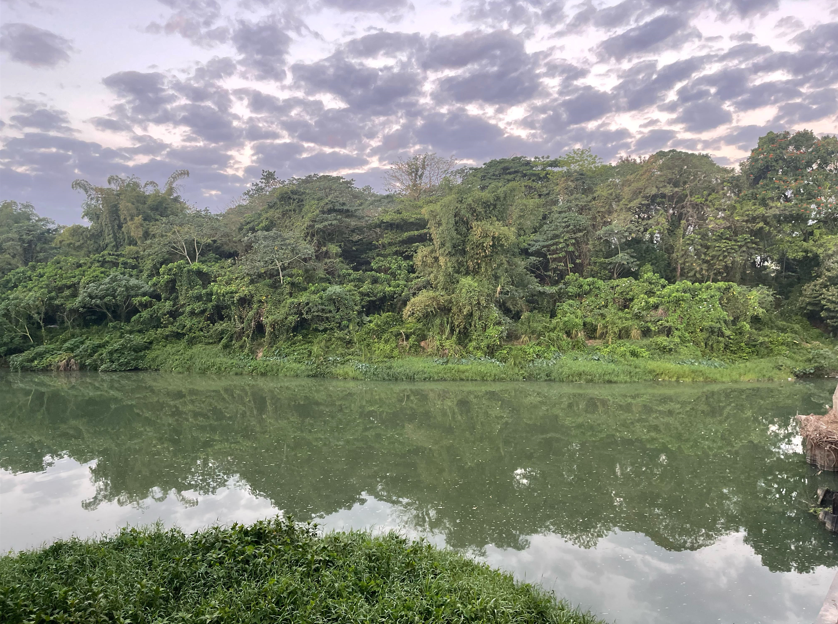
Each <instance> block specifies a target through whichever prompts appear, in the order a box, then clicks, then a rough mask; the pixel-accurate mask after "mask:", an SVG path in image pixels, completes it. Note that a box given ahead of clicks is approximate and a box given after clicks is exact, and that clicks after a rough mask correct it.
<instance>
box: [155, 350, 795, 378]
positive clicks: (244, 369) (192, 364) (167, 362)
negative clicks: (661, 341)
mask: <svg viewBox="0 0 838 624" xmlns="http://www.w3.org/2000/svg"><path fill="white" fill-rule="evenodd" d="M594 358H598V359H594ZM145 363H146V368H147V369H149V370H158V371H163V372H177V373H211V374H240V375H248V374H249V375H269V376H278V377H328V378H336V379H357V380H366V381H523V380H529V381H562V382H591V383H609V382H613V383H625V382H636V381H696V382H700V381H711V382H736V381H785V380H787V379H789V378H793V377H796V376H800V372H799V370H800V367H801V366H802V364H800V363H798V362H795V361H793V360H790V359H787V358H781V357H774V358H763V359H754V360H748V361H744V362H738V363H724V362H717V361H710V360H708V361H694V360H684V359H677V358H674V359H672V360H664V359H652V358H647V359H640V358H637V359H632V358H624V359H619V358H608V357H599V356H596V355H593V356H591V355H585V354H581V355H570V356H567V357H563V358H561V359H557V360H547V361H545V360H542V361H539V362H536V363H529V364H527V363H524V364H520V365H515V364H511V363H502V362H498V361H496V360H491V359H488V358H466V359H454V358H451V359H449V358H443V359H439V358H432V357H404V358H399V359H392V360H382V361H378V362H371V363H367V362H359V361H355V360H352V359H348V358H323V359H321V360H319V361H316V362H311V361H310V362H300V361H294V360H291V359H286V358H263V359H261V360H257V359H255V358H254V357H253V356H251V355H249V354H241V353H233V352H229V351H224V350H223V349H221V348H220V347H217V346H212V345H194V346H187V345H185V344H183V343H177V344H169V345H166V346H164V347H158V348H155V349H153V350H152V351H151V352H150V353H149V355H148V357H147V358H146V361H145Z"/></svg>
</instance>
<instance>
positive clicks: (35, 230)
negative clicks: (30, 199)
mask: <svg viewBox="0 0 838 624" xmlns="http://www.w3.org/2000/svg"><path fill="white" fill-rule="evenodd" d="M60 229H61V228H59V227H58V226H57V225H56V224H55V222H54V221H52V219H46V218H44V217H39V216H38V215H37V214H36V213H35V209H34V208H33V207H32V204H19V203H17V202H15V201H4V202H2V203H0V276H2V275H5V274H6V273H8V272H9V271H11V270H13V269H16V268H18V267H23V266H26V265H28V264H29V263H30V262H44V261H46V260H49V259H50V257H52V256H53V255H55V249H54V248H53V247H52V243H53V240H54V239H55V236H56V234H58V232H59V231H60Z"/></svg>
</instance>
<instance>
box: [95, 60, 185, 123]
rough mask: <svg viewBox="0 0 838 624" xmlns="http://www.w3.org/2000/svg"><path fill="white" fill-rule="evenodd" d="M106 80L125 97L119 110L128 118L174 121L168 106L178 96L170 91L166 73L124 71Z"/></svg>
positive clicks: (141, 120) (107, 83) (114, 90)
mask: <svg viewBox="0 0 838 624" xmlns="http://www.w3.org/2000/svg"><path fill="white" fill-rule="evenodd" d="M102 83H103V84H104V85H105V86H106V87H107V88H108V89H110V90H111V91H113V92H114V94H116V95H117V96H118V97H119V98H121V99H122V103H121V104H120V105H119V111H120V113H121V114H122V115H124V116H125V117H128V118H131V119H134V120H137V121H139V122H148V121H152V122H155V123H164V122H166V121H169V120H170V114H169V109H168V106H169V105H170V104H171V103H173V102H174V101H175V99H176V98H175V96H174V94H173V93H171V92H170V91H169V90H168V88H167V79H166V76H164V75H163V74H161V73H159V72H138V71H124V72H118V73H116V74H111V75H110V76H107V77H105V78H104V79H103V80H102Z"/></svg>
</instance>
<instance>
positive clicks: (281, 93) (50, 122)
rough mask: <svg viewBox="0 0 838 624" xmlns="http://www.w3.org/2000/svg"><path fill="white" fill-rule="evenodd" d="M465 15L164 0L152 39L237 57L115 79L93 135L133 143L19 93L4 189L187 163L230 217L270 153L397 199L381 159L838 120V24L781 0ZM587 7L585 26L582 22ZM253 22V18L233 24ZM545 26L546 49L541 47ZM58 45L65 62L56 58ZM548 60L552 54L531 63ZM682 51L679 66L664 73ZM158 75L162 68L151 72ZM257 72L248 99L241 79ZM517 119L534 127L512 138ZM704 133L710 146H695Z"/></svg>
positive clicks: (640, 1)
mask: <svg viewBox="0 0 838 624" xmlns="http://www.w3.org/2000/svg"><path fill="white" fill-rule="evenodd" d="M0 1H3V0H0ZM460 1H461V4H460V9H461V13H460V14H459V19H460V20H461V21H460V22H459V23H460V24H462V20H465V22H466V26H465V29H464V31H462V32H457V33H456V34H451V35H446V36H439V35H433V34H430V33H429V32H428V31H427V30H425V31H423V32H397V31H393V30H392V29H391V28H389V27H385V28H384V29H381V28H380V25H381V24H382V23H386V22H387V21H389V23H390V24H392V23H394V22H396V21H397V20H399V19H401V17H402V15H403V14H405V13H406V12H408V11H410V10H412V5H411V0H397V1H396V2H385V1H384V0H300V1H299V2H295V3H289V2H287V0H236V1H235V4H233V5H230V6H229V7H228V6H227V5H224V4H223V3H222V2H221V0H160V2H161V6H163V7H165V14H164V15H163V16H162V17H158V18H157V21H155V22H153V23H152V24H151V25H150V26H149V27H148V29H147V31H148V32H154V33H159V34H161V35H170V36H173V37H178V38H184V39H185V40H188V41H190V42H192V43H194V44H195V45H198V46H201V47H204V48H211V47H213V46H216V47H214V48H213V49H215V50H217V51H218V53H219V56H217V57H216V58H212V59H211V60H208V61H207V60H204V61H203V62H199V63H194V64H191V65H189V69H188V70H185V69H184V68H182V67H180V68H178V67H172V66H171V65H170V64H166V60H165V59H164V58H162V57H161V59H159V60H158V59H152V60H151V61H146V60H145V59H143V61H142V63H143V64H140V65H135V66H131V67H126V68H125V69H126V71H119V72H116V73H113V74H111V75H109V76H106V77H105V78H104V79H103V81H102V82H103V84H104V86H105V87H106V88H107V89H108V91H109V95H110V105H111V109H110V112H109V113H108V114H106V115H103V116H99V117H94V118H92V119H87V120H86V122H87V123H89V124H91V125H92V127H93V128H95V129H97V130H98V131H100V132H108V133H116V134H118V135H119V136H118V137H114V141H108V144H112V143H113V144H117V145H120V144H121V145H123V147H121V148H119V149H109V148H105V147H103V146H102V145H100V144H98V143H95V142H86V141H82V140H80V139H79V138H78V137H81V136H83V135H82V133H81V130H82V127H81V126H76V127H74V124H73V123H71V121H70V119H69V116H68V115H67V113H65V112H64V111H62V110H59V109H57V108H56V107H55V106H54V105H47V104H44V103H42V100H44V101H49V102H55V101H61V100H60V99H59V98H58V97H56V94H55V93H50V94H48V95H40V94H39V95H34V96H33V95H29V94H26V95H25V97H19V98H11V99H10V100H9V102H11V103H12V104H11V105H12V109H13V110H12V111H11V112H10V113H7V114H6V116H5V117H4V119H5V121H6V122H7V123H6V124H5V127H4V126H3V124H2V122H0V128H3V135H2V138H0V141H2V142H3V145H2V147H0V169H2V170H3V171H2V172H0V184H2V185H3V192H4V193H7V194H11V197H14V198H16V199H31V200H34V201H38V202H41V201H44V202H46V201H49V202H55V203H51V204H45V207H46V206H48V205H54V206H59V205H61V206H66V205H68V204H67V202H66V200H61V201H59V200H58V199H57V198H59V197H64V198H66V196H67V193H68V191H67V189H68V188H69V182H70V181H72V179H74V178H75V177H79V175H81V176H82V177H88V178H90V179H91V180H93V181H98V182H102V181H104V180H105V179H106V178H107V176H108V175H109V174H112V173H116V174H120V175H130V174H136V175H140V176H141V177H144V178H154V179H160V178H163V179H165V177H167V176H168V174H169V173H171V171H172V170H173V169H175V168H187V169H190V171H191V172H192V177H191V178H190V179H189V181H188V184H189V186H190V187H192V188H193V189H195V191H194V192H195V193H196V194H197V193H198V190H199V189H200V190H201V191H202V192H204V194H205V195H206V198H204V197H201V196H199V195H196V196H195V197H194V198H193V200H197V201H200V202H203V201H211V202H213V205H214V206H216V207H220V206H222V205H223V204H224V203H226V200H228V199H229V198H231V197H234V196H236V195H238V194H239V193H240V192H241V190H242V185H244V184H246V181H245V180H244V179H243V178H242V177H240V176H238V175H233V174H230V173H228V172H229V170H230V167H231V164H232V163H235V162H238V161H239V159H240V158H241V156H242V155H243V154H247V155H250V156H252V164H251V165H250V166H248V168H247V169H246V176H250V177H251V178H252V177H258V176H259V174H260V171H261V169H263V168H265V169H273V170H276V171H277V174H278V175H280V176H281V177H289V176H292V175H305V174H308V173H314V172H329V171H338V170H352V171H355V173H354V174H352V177H356V178H358V179H359V180H361V181H363V182H362V183H366V182H369V183H372V184H373V185H374V186H376V187H377V188H380V186H381V185H380V177H381V176H380V174H381V171H380V170H378V169H371V170H370V171H367V172H364V171H362V170H363V169H364V168H366V167H370V166H372V167H378V166H379V165H375V164H374V162H375V160H374V159H377V160H378V163H386V162H390V161H392V160H393V159H396V158H399V157H402V156H406V155H409V154H414V153H417V152H419V151H425V150H428V151H436V152H438V153H440V154H444V155H452V154H453V155H456V156H457V157H459V158H462V159H470V160H474V161H477V162H483V161H486V160H488V159H492V158H497V157H506V156H511V155H516V154H524V155H534V154H547V153H550V154H554V155H559V154H561V153H564V152H566V151H567V150H569V149H573V148H575V147H580V146H584V147H590V148H592V149H593V151H594V152H595V153H596V154H598V155H599V156H601V157H602V158H605V159H611V158H614V157H616V156H617V155H620V154H630V153H643V154H647V153H652V152H654V151H657V150H660V149H671V148H678V149H688V150H697V151H704V152H708V151H709V152H711V153H723V152H724V150H725V149H729V148H728V147H726V146H735V147H737V148H740V149H746V148H749V147H752V146H753V144H754V143H755V141H756V138H758V137H759V136H761V135H763V134H765V132H766V131H767V130H768V129H772V130H781V129H785V128H792V129H794V128H800V127H806V126H807V125H810V126H811V124H813V123H814V122H819V121H820V123H821V125H823V120H830V119H834V120H836V121H838V119H836V117H835V115H836V114H838V104H836V103H837V102H838V97H836V96H838V93H837V92H836V90H838V23H827V24H820V25H818V26H814V27H812V28H810V29H808V30H802V29H801V28H802V27H801V24H800V20H798V19H797V18H796V17H788V18H785V19H782V20H779V21H778V20H777V17H779V16H780V13H779V12H777V11H776V8H777V6H778V5H777V0H768V1H767V2H766V1H764V0H759V1H757V0H623V1H620V0H618V1H617V3H616V4H614V3H610V4H611V5H610V6H603V4H602V3H601V2H597V3H596V4H594V1H593V0H591V1H590V2H583V3H582V4H581V5H580V4H578V3H569V2H565V1H563V0H460ZM19 7H23V4H20V5H19ZM568 7H573V10H574V14H573V15H566V14H565V11H566V10H567V8H568ZM415 8H417V9H418V11H419V12H421V11H422V6H421V5H419V4H418V3H416V7H415ZM322 9H328V10H329V11H332V12H331V13H330V14H331V15H334V11H335V10H337V11H341V12H343V13H345V15H342V16H340V17H341V18H345V19H343V21H344V24H343V26H342V29H341V28H339V29H337V30H333V29H330V31H329V37H332V36H335V39H334V40H333V41H326V40H325V39H324V38H323V37H322V36H321V35H319V34H318V33H316V32H314V31H313V30H311V29H310V28H309V26H308V25H307V24H306V23H305V22H304V21H303V19H302V18H303V17H304V16H309V15H315V14H317V13H318V12H319V11H321V10H322ZM20 10H23V9H20ZM26 10H29V9H28V8H27V9H26ZM234 11H235V14H236V15H237V16H238V19H232V18H230V17H228V16H229V15H231V14H233V13H234ZM365 14H372V15H373V17H374V16H375V15H383V16H384V18H385V20H386V21H385V22H381V21H380V20H378V19H370V18H369V16H368V15H365ZM763 14H769V21H768V25H769V27H770V26H771V25H773V24H776V27H775V29H774V30H770V31H769V32H770V33H771V34H772V35H773V36H775V37H777V38H778V39H780V38H782V37H789V36H793V38H792V39H790V40H785V41H784V43H783V45H782V49H780V50H778V49H772V46H773V44H772V46H769V45H762V44H760V43H757V42H756V39H755V38H754V36H753V35H752V34H751V33H748V32H744V33H743V32H740V33H739V34H737V35H733V36H731V37H724V38H723V37H719V36H715V37H706V38H704V39H703V43H702V45H701V46H699V47H698V50H699V51H698V52H696V53H693V54H691V55H688V54H686V53H685V52H683V51H682V52H679V53H677V54H675V55H671V53H672V52H673V51H678V50H682V49H686V48H685V47H684V44H685V42H687V41H689V40H690V39H694V38H697V37H698V36H699V33H698V31H696V30H695V28H694V25H695V24H696V23H697V22H696V18H697V16H699V15H702V16H708V15H709V16H710V18H711V19H712V18H715V19H726V20H730V21H731V23H732V24H733V25H734V30H735V29H736V25H737V24H738V25H739V26H738V27H739V28H745V29H748V28H750V23H751V22H750V21H749V20H750V19H751V18H752V17H753V16H757V15H763ZM772 15H773V16H774V18H773V19H771V16H772ZM245 16H247V17H245ZM141 19H144V21H141V22H140V23H142V24H145V23H148V22H149V20H150V19H151V17H149V16H146V17H145V18H141ZM22 21H28V20H27V19H23V20H22ZM316 23H317V22H316V21H312V22H311V24H316ZM420 23H423V22H421V21H420V22H417V24H420ZM455 23H456V22H455ZM21 26H23V27H24V28H26V29H32V31H31V32H35V34H36V35H37V36H33V37H30V38H31V39H34V40H44V39H45V40H46V42H47V45H46V46H39V45H34V44H32V45H29V44H27V45H28V46H29V47H26V46H17V47H14V46H12V44H13V43H15V41H13V40H12V39H9V38H8V37H7V33H8V32H10V27H21ZM536 27H538V29H539V30H538V32H539V33H543V32H545V31H546V32H547V33H548V35H547V40H539V42H537V43H536V42H534V41H533V40H532V37H533V36H534V32H535V28H536ZM27 32H30V31H27ZM43 33H47V34H46V35H43ZM13 34H15V33H13ZM18 34H20V33H18ZM25 34H26V33H25V32H24V33H23V35H25ZM580 34H582V35H584V36H585V37H586V38H589V42H587V43H584V44H583V45H584V46H585V47H586V48H592V49H594V50H595V51H596V52H598V54H597V55H596V58H595V59H590V60H581V61H578V63H579V64H578V65H574V64H571V63H570V62H568V61H567V60H566V59H567V58H568V52H569V51H568V50H567V49H566V47H565V46H567V45H569V44H568V41H566V40H563V37H564V36H566V35H580ZM706 34H713V33H711V32H707V33H706ZM762 35H764V33H762ZM0 36H2V39H0V49H2V50H3V51H5V52H6V53H7V55H9V56H12V57H13V58H14V55H15V54H18V55H22V56H21V58H25V59H28V60H24V61H23V62H28V63H29V64H30V65H34V66H36V67H44V66H47V67H49V66H55V65H56V63H60V62H62V61H66V60H67V59H70V60H71V62H72V61H74V59H73V58H71V56H72V54H71V50H72V48H71V47H70V44H69V42H68V41H67V40H66V39H64V38H62V37H59V36H58V35H53V33H48V32H47V31H41V30H40V29H37V28H35V27H33V26H27V25H25V24H24V25H20V24H18V25H9V24H7V25H5V26H3V27H2V30H0ZM16 36H17V35H16ZM51 37H57V39H54V38H51ZM22 39H23V36H22V35H21V37H18V40H22ZM298 40H301V41H303V42H305V41H306V40H308V41H317V42H318V46H316V47H311V46H301V50H302V52H303V53H304V54H306V56H305V58H306V60H305V61H297V62H296V63H295V64H294V65H290V63H289V59H290V58H291V56H290V53H291V50H292V49H293V50H294V51H296V50H297V48H296V44H295V42H297V41H298ZM760 40H762V36H761V38H760ZM149 41H150V45H152V46H154V45H155V44H154V40H153V38H151V37H149ZM573 41H575V40H573ZM50 44H51V45H52V46H53V48H54V49H57V50H58V51H57V52H55V50H53V52H52V56H51V57H50V51H49V50H50V48H49V45H50ZM545 44H546V45H545ZM322 45H328V46H330V50H329V52H328V53H327V55H326V56H314V57H310V56H308V55H309V54H310V53H311V52H312V51H313V50H317V49H322V47H321V46H322ZM10 46H11V48H10ZM530 46H532V47H534V48H536V49H537V50H538V51H536V52H532V53H529V52H528V51H527V50H528V49H530ZM774 47H775V48H776V46H774ZM179 49H183V47H182V45H181V46H180V48H179ZM193 51H194V50H193ZM664 52H667V55H666V58H669V57H670V56H674V58H673V59H672V61H674V62H671V61H670V62H669V63H668V64H666V65H662V64H661V63H660V61H659V60H658V58H661V57H662V53H664ZM196 54H199V55H200V56H201V57H202V58H203V59H206V58H207V56H211V54H207V53H206V52H196ZM38 55H40V56H38ZM18 60H20V58H19V59H18ZM153 61H157V63H158V64H159V69H158V65H146V64H144V63H146V62H153ZM134 69H139V70H140V71H133V70H134ZM68 75H74V74H68ZM592 76H596V77H597V78H592ZM598 77H605V78H606V79H607V80H608V81H609V82H611V81H613V82H611V84H614V86H613V87H610V88H609V89H607V90H606V89H604V88H603V87H602V86H598V88H596V87H594V86H592V85H601V84H602V83H601V82H599V78H598ZM239 78H246V79H247V80H248V83H247V86H246V87H242V86H241V83H238V84H235V83H234V82H233V81H234V80H236V81H237V80H238V79H239ZM261 83H264V84H261ZM277 83H281V84H280V85H278V84H277ZM233 84H235V87H234V86H232V85H233ZM4 86H5V85H4ZM56 88H57V87H56ZM19 93H24V89H21V90H20V91H19ZM67 93H69V91H68V92H67ZM48 97H49V98H51V99H49V100H47V99H46V98H48ZM473 105H477V106H473ZM63 106H64V105H63V104H62V107H63ZM510 106H520V110H521V111H522V116H521V117H520V118H519V119H517V120H515V121H503V122H502V121H500V120H501V119H504V115H505V113H506V111H507V109H508V108H509V107H510ZM765 107H771V108H769V109H768V114H769V116H770V115H772V114H775V116H774V119H773V120H772V121H771V123H770V124H768V125H769V126H770V128H769V127H763V126H747V125H746V126H736V127H733V128H731V127H730V124H731V123H732V121H733V120H734V119H736V118H737V117H739V116H742V117H743V118H744V119H747V118H748V117H747V113H748V111H753V110H756V109H760V108H765ZM68 110H75V109H69V108H68ZM476 110H484V111H486V112H485V113H483V114H481V113H478V112H475V111H476ZM615 113H630V114H631V116H632V117H633V119H634V122H636V123H638V124H640V130H639V131H637V132H632V131H629V130H627V129H626V128H623V127H618V126H617V125H616V123H615V122H614V120H613V119H612V116H613V115H614V114H615ZM74 114H75V113H74ZM735 116H736V117H735ZM506 123H511V124H512V125H513V126H517V128H515V129H514V130H507V127H506ZM151 125H155V126H156V127H155V128H154V134H155V135H157V136H159V137H164V136H173V137H178V139H177V140H174V141H173V142H174V143H175V144H176V145H175V146H173V145H172V142H170V141H169V140H168V139H165V138H155V137H152V136H150V134H151V132H152V131H151V130H150V126H151ZM723 128H724V131H723V130H722V129H723ZM687 132H689V133H695V134H696V135H697V136H694V137H692V136H690V137H689V138H685V137H684V136H683V135H685V134H686V133H687ZM708 135H712V136H714V137H715V138H714V139H713V140H708ZM181 137H182V138H181ZM119 141H121V143H120V142H119ZM137 161H144V162H143V164H142V165H138V164H136V162H137ZM376 172H377V173H376ZM213 197H215V198H217V199H213ZM39 208H40V206H39ZM56 210H57V208H56ZM45 212H49V209H46V210H45ZM76 214H77V212H76Z"/></svg>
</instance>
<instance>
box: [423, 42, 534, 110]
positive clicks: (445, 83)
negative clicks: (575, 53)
mask: <svg viewBox="0 0 838 624" xmlns="http://www.w3.org/2000/svg"><path fill="white" fill-rule="evenodd" d="M421 64H422V67H423V68H425V69H427V70H451V69H459V70H461V71H460V72H458V73H457V74H455V75H453V76H448V77H446V78H443V79H442V81H441V82H440V84H439V95H440V96H441V97H443V98H444V99H447V100H449V101H452V102H457V103H467V102H476V101H482V102H486V103H489V104H518V103H520V102H523V101H526V100H528V99H530V98H532V97H533V96H534V95H535V94H536V92H537V91H538V89H539V86H540V84H539V80H538V76H537V74H536V71H535V70H536V65H535V59H534V58H533V57H532V56H531V55H529V54H527V52H526V50H525V48H524V41H523V40H522V39H521V38H520V37H517V36H515V35H513V34H512V33H511V32H509V31H505V30H497V31H494V32H491V33H480V32H469V33H465V34H463V35H452V36H447V37H431V38H430V39H429V41H428V50H427V53H426V54H425V56H424V58H423V59H422V62H421Z"/></svg>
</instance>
